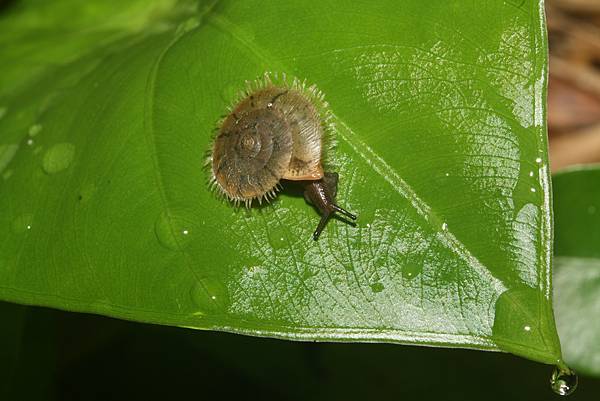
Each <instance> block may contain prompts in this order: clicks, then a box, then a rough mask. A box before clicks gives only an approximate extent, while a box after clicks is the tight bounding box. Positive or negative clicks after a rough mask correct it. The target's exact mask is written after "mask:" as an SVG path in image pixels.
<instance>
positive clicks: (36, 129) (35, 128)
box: [29, 124, 42, 137]
mask: <svg viewBox="0 0 600 401" xmlns="http://www.w3.org/2000/svg"><path fill="white" fill-rule="evenodd" d="M40 132H42V124H33V125H32V126H31V127H29V136H30V137H34V136H36V135H37V134H39V133H40Z"/></svg>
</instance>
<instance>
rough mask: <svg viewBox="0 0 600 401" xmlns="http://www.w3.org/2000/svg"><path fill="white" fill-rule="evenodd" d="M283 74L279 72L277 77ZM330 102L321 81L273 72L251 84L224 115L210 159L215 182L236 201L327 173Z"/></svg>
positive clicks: (273, 192) (261, 196) (265, 196)
mask: <svg viewBox="0 0 600 401" xmlns="http://www.w3.org/2000/svg"><path fill="white" fill-rule="evenodd" d="M275 80H277V77H275ZM329 115H330V114H329V111H328V109H327V103H326V102H325V101H324V100H323V95H322V93H321V92H320V91H319V90H318V89H317V88H316V86H314V85H313V86H310V87H306V85H305V83H304V82H301V81H299V80H297V79H294V80H293V81H292V83H291V84H288V83H287V81H286V79H285V76H284V77H283V79H282V80H281V82H278V83H274V82H273V79H272V78H271V76H270V75H268V74H267V75H265V76H264V77H263V79H261V80H258V81H256V82H254V83H253V84H250V85H249V87H248V89H247V90H246V91H245V92H244V93H243V94H242V98H241V100H239V101H238V102H237V104H235V105H234V106H233V107H232V108H231V112H230V113H229V114H228V115H227V116H226V117H225V118H224V119H223V120H222V122H221V124H220V126H219V129H218V133H217V135H216V138H215V140H214V144H213V147H212V153H211V155H210V156H209V160H208V162H209V163H210V165H211V171H212V177H211V182H212V184H213V185H214V186H215V187H216V188H217V190H218V191H219V192H220V193H221V194H223V195H225V196H226V197H227V198H229V199H230V200H232V201H233V202H235V203H236V204H240V203H244V204H245V205H246V206H250V204H251V203H252V201H253V200H254V199H258V200H259V202H261V201H262V200H263V199H266V200H269V199H270V198H273V197H274V196H275V195H276V191H277V190H278V188H279V181H280V180H282V179H285V180H295V181H313V180H319V179H321V178H323V176H324V173H323V165H322V154H323V147H324V140H325V137H326V133H327V132H328V131H329V129H330V125H331V124H330V117H329Z"/></svg>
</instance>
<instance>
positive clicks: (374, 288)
mask: <svg viewBox="0 0 600 401" xmlns="http://www.w3.org/2000/svg"><path fill="white" fill-rule="evenodd" d="M384 289H385V286H384V285H383V284H381V283H373V284H371V290H372V291H373V292H381V291H383V290H384Z"/></svg>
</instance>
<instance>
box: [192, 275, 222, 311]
mask: <svg viewBox="0 0 600 401" xmlns="http://www.w3.org/2000/svg"><path fill="white" fill-rule="evenodd" d="M196 279H197V282H196V283H195V284H194V285H192V287H191V289H190V297H191V298H192V302H193V303H194V305H196V307H198V308H199V309H200V312H202V313H203V314H206V313H215V312H219V311H223V310H225V309H226V308H227V303H228V298H229V295H228V291H227V288H226V287H225V285H223V283H222V282H221V281H220V280H219V279H218V278H217V277H207V276H204V277H198V278H196Z"/></svg>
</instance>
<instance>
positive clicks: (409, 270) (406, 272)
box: [402, 263, 423, 280]
mask: <svg viewBox="0 0 600 401" xmlns="http://www.w3.org/2000/svg"><path fill="white" fill-rule="evenodd" d="M422 271H423V267H422V266H420V265H417V264H415V263H409V264H406V265H404V266H402V277H403V278H404V279H405V280H412V279H414V278H415V277H417V276H418V275H419V274H421V272H422Z"/></svg>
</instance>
